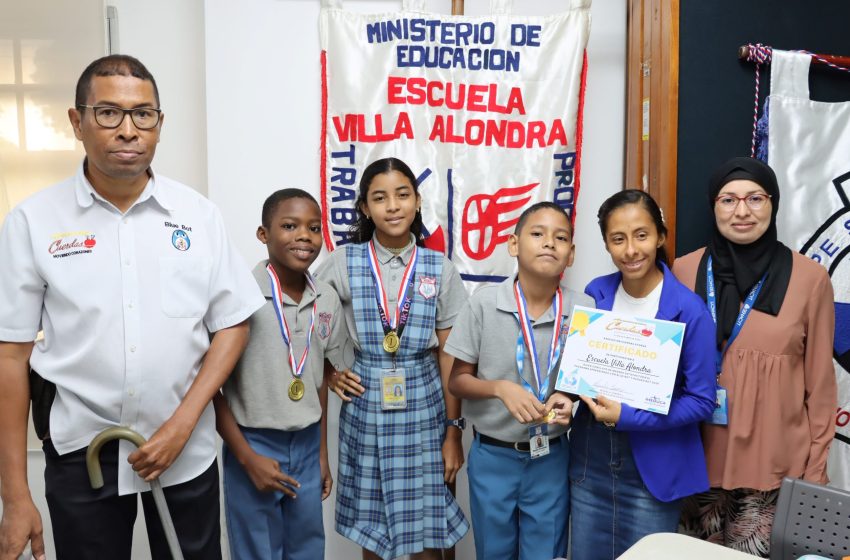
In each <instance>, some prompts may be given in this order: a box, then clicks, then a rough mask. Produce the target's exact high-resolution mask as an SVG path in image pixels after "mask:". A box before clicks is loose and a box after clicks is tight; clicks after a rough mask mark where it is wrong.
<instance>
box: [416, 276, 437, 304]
mask: <svg viewBox="0 0 850 560" xmlns="http://www.w3.org/2000/svg"><path fill="white" fill-rule="evenodd" d="M419 295H421V296H422V297H424V298H425V299H431V298H432V297H434V296H435V295H437V279H436V278H432V277H428V276H420V277H419Z"/></svg>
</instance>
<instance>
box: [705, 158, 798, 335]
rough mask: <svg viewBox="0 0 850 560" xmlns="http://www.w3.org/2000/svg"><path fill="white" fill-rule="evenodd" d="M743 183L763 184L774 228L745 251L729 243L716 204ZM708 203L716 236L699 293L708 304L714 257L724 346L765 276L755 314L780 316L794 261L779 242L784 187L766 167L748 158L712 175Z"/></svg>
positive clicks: (736, 159)
mask: <svg viewBox="0 0 850 560" xmlns="http://www.w3.org/2000/svg"><path fill="white" fill-rule="evenodd" d="M738 179H746V180H749V181H753V182H755V183H757V184H758V185H759V186H760V187H761V188H763V189H764V190H765V192H767V194H769V195H770V196H771V199H770V202H771V204H772V212H771V215H770V226H768V228H767V230H766V231H765V232H764V234H763V235H762V236H761V237H759V238H758V239H757V240H756V241H753V242H752V243H750V244H747V245H739V244H737V243H733V242H732V241H729V240H728V239H726V238H725V237H723V235H722V234H721V233H720V230H718V229H717V222H716V220H714V199H715V198H716V197H717V195H718V193H719V192H720V189H722V188H723V186H724V185H726V184H727V183H729V182H731V181H735V180H738ZM708 201H709V204H710V208H711V209H712V223H713V224H714V231H713V232H712V237H711V241H710V242H709V244H708V247H707V249H706V251H705V254H704V255H703V257H702V261H701V262H700V265H699V269H698V270H697V278H696V286H695V288H696V290H695V291H696V293H697V294H698V295H700V296H701V297H702V298H703V299H706V265H707V263H708V256H709V255H711V258H712V268H713V269H714V282H715V290H716V293H717V342H718V344H721V343H722V342H723V341H724V340H726V339H728V338H729V335H730V334H731V333H732V327H733V326H734V324H735V321H736V319H737V317H738V312H739V311H740V307H741V303H742V302H743V301H744V300H745V299H746V298H747V295H748V294H749V293H750V289H752V287H753V286H754V285H755V284H756V283H757V282H758V281H759V280H760V279H761V277H762V276H764V275H765V273H766V274H767V278H766V279H765V282H764V285H763V286H762V288H761V291H760V292H759V295H758V298H757V299H756V301H755V304H754V305H753V309H757V310H759V311H761V312H763V313H768V314H770V315H773V316H776V315H777V314H778V313H779V310H780V309H781V307H782V302H783V300H784V299H785V292H786V291H787V290H788V282H789V280H790V279H791V259H792V257H791V250H790V249H789V248H788V247H786V246H785V245H783V244H782V243H780V242H779V241H778V240H777V238H776V213H777V212H778V211H779V185H778V183H777V182H776V175H775V174H774V173H773V170H772V169H771V168H770V167H768V166H767V165H766V164H764V163H762V162H760V161H759V160H757V159H753V158H748V157H737V158H732V159H730V160H729V161H727V162H726V163H724V164H723V165H721V166H720V167H718V168H717V169H716V170H715V171H714V173H713V174H712V176H711V180H710V182H709V186H708Z"/></svg>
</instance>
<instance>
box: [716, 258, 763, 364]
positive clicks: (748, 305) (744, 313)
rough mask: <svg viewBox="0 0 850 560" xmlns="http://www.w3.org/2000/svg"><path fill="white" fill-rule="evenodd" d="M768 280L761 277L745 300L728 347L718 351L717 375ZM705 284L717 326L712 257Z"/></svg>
mask: <svg viewBox="0 0 850 560" xmlns="http://www.w3.org/2000/svg"><path fill="white" fill-rule="evenodd" d="M765 278H767V274H765V275H764V276H762V277H761V280H759V281H758V283H757V284H756V285H755V286H753V289H752V290H750V293H749V294H747V299H745V300H744V306H743V307H742V308H741V311H740V312H738V318H737V319H735V326H734V327H732V333H731V334H730V335H729V338H728V339H727V340H726V346H725V347H724V348H723V350H721V349H720V348H718V349H717V356H716V357H715V360H714V363H715V366H716V367H717V375H720V370H721V367H722V365H723V355H724V354H725V353H726V351H727V350H728V349H729V347H730V346H732V342H734V341H735V339H736V338H738V335H739V334H741V329H743V328H744V321H746V320H747V317H749V316H750V311H752V309H753V304H754V303H755V301H756V298H757V297H758V295H759V292H760V291H761V287H762V284H764V280H765ZM705 283H706V290H705V292H706V299H707V300H708V310H709V311H711V318H712V319H714V324H715V325H717V294H716V293H715V291H714V268H713V267H712V264H711V255H709V257H708V265H707V266H706V270H705Z"/></svg>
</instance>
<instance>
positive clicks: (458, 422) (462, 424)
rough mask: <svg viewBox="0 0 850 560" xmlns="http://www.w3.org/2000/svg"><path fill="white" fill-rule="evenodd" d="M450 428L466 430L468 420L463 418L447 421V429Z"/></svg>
mask: <svg viewBox="0 0 850 560" xmlns="http://www.w3.org/2000/svg"><path fill="white" fill-rule="evenodd" d="M448 426H454V427H455V428H457V429H458V430H463V429H464V428H466V418H464V417H462V416H461V417H460V418H451V419H446V427H448Z"/></svg>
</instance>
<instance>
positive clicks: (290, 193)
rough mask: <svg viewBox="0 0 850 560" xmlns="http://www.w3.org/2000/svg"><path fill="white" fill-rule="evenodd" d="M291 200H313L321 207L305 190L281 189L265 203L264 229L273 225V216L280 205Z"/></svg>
mask: <svg viewBox="0 0 850 560" xmlns="http://www.w3.org/2000/svg"><path fill="white" fill-rule="evenodd" d="M290 198H306V199H307V200H311V201H312V202H313V204H315V205H316V206H319V203H318V202H317V201H316V199H315V198H313V195H311V194H310V193H308V192H307V191H305V190H303V189H280V190H279V191H275V192H273V193H272V194H270V195H269V197H268V198H267V199H266V201H265V202H263V214H262V224H263V227H266V228H267V227H269V226H270V225H271V221H272V216H273V215H274V213H275V211H276V210H277V207H278V205H279V204H280V203H281V202H283V201H284V200H289V199H290ZM320 208H321V207H320Z"/></svg>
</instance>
